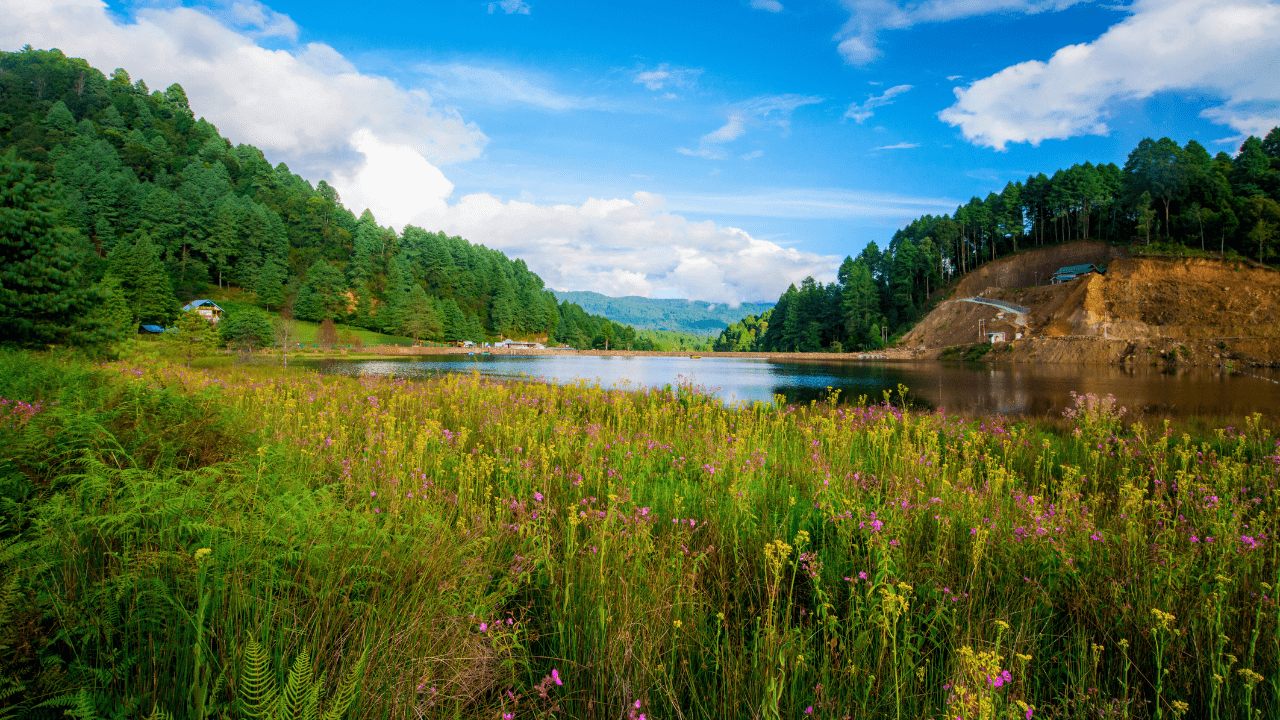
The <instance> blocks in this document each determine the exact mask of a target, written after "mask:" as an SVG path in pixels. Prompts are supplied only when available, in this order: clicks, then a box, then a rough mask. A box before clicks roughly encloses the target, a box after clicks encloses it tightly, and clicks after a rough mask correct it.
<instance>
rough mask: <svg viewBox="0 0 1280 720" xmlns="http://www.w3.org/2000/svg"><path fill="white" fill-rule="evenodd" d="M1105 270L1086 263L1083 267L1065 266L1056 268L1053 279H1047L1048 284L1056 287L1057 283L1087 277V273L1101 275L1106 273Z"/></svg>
mask: <svg viewBox="0 0 1280 720" xmlns="http://www.w3.org/2000/svg"><path fill="white" fill-rule="evenodd" d="M1106 270H1107V269H1106V268H1104V267H1098V266H1097V265H1094V264H1093V263H1086V264H1084V265H1067V266H1066V267H1060V268H1058V271H1057V272H1055V273H1054V274H1053V277H1051V278H1050V279H1049V282H1050V283H1052V284H1054V285H1057V284H1058V283H1064V282H1071V281H1072V280H1075V279H1076V278H1078V277H1080V276H1081V275H1088V274H1089V273H1095V272H1096V273H1098V274H1099V275H1101V274H1102V273H1104V272H1106Z"/></svg>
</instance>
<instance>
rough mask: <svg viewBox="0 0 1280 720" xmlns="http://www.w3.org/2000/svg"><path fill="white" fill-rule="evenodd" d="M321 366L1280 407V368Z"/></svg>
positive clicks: (921, 402)
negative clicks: (1245, 372) (1242, 371)
mask: <svg viewBox="0 0 1280 720" xmlns="http://www.w3.org/2000/svg"><path fill="white" fill-rule="evenodd" d="M313 364H314V365H316V366H317V367H318V369H319V370H320V371H321V372H325V373H336V374H342V375H351V376H360V375H395V376H398V377H410V378H413V377H427V376H431V375H435V374H439V373H445V372H462V373H471V372H479V373H480V374H482V375H485V376H489V377H493V378H497V379H504V380H535V381H547V382H557V383H568V382H574V381H577V380H587V381H589V382H594V383H599V384H600V385H601V386H603V387H620V388H637V387H653V386H663V385H667V384H672V385H675V384H680V383H690V384H693V385H696V386H700V387H702V388H704V389H705V390H707V391H709V392H714V393H715V394H716V396H717V397H719V398H721V399H722V400H724V401H725V402H727V403H734V402H742V401H746V402H752V401H757V400H759V401H763V402H769V401H771V400H772V399H773V396H774V395H782V396H784V397H785V398H786V400H787V402H790V403H795V402H808V401H810V400H821V399H825V398H827V397H828V396H829V394H830V391H831V390H832V389H836V390H839V391H840V399H841V400H855V401H856V400H857V399H858V397H859V396H866V397H867V398H868V400H870V401H871V402H876V401H879V400H880V399H881V398H882V396H883V393H884V392H885V391H889V392H891V393H893V395H894V397H895V402H896V398H897V393H898V386H899V385H904V386H906V387H908V388H909V389H910V390H909V392H908V401H909V402H911V403H912V404H915V405H917V406H921V407H926V408H935V407H939V406H941V407H944V408H947V409H948V410H952V411H960V412H964V413H969V414H983V415H989V414H995V413H1000V414H1004V415H1050V414H1057V413H1060V412H1061V410H1062V408H1064V407H1066V406H1067V405H1068V404H1069V403H1070V402H1071V393H1072V392H1073V391H1074V392H1076V393H1081V394H1083V393H1094V394H1096V395H1107V394H1111V395H1115V396H1116V398H1117V399H1118V400H1119V402H1120V404H1121V405H1124V406H1125V407H1127V408H1129V409H1130V411H1131V412H1141V413H1146V414H1159V415H1172V416H1175V417H1186V416H1190V415H1198V416H1205V417H1211V416H1222V415H1231V416H1239V415H1246V414H1249V413H1253V412H1262V413H1264V414H1268V415H1273V414H1275V412H1276V409H1277V408H1280V383H1277V381H1278V380H1280V373H1277V372H1276V371H1274V370H1260V371H1252V370H1251V371H1250V372H1252V373H1253V374H1254V375H1255V376H1249V375H1242V374H1239V373H1230V372H1227V371H1222V370H1216V369H1207V368H1183V369H1180V370H1166V369H1162V368H1155V367H1139V368H1122V367H1117V366H1083V365H1061V364H1059V365H1048V364H1044V365H1040V364H1026V365H1013V364H988V363H960V362H867V361H863V362H858V361H807V360H796V361H790V360H788V361H775V360H764V359H755V358H742V359H738V358H712V357H708V358H702V359H697V360H695V359H692V358H685V357H596V356H590V355H539V356H525V357H520V356H479V355H473V356H463V355H445V356H431V357H419V358H412V359H394V360H353V361H344V360H323V361H317V362H315V363H313Z"/></svg>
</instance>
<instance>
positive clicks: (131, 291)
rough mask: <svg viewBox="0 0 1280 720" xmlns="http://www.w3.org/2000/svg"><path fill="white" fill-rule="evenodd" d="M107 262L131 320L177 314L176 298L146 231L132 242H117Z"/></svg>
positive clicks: (162, 320) (166, 319)
mask: <svg viewBox="0 0 1280 720" xmlns="http://www.w3.org/2000/svg"><path fill="white" fill-rule="evenodd" d="M107 262H108V270H107V272H108V274H109V275H110V276H111V277H113V278H115V279H116V280H118V281H119V282H120V289H121V291H122V292H124V296H125V298H126V299H127V301H128V303H129V309H130V311H132V313H133V321H134V323H159V324H167V323H170V322H173V320H174V318H176V317H177V316H178V299H177V298H176V297H175V296H174V294H173V286H172V285H170V283H169V276H168V275H167V274H166V273H165V271H164V263H162V262H161V261H160V253H159V251H158V249H157V248H156V246H155V245H154V244H153V243H152V242H151V237H150V236H149V235H147V234H146V233H138V235H137V239H136V240H135V241H134V242H132V243H129V242H121V243H118V244H117V245H116V246H115V248H114V249H112V251H111V254H110V255H108V256H107Z"/></svg>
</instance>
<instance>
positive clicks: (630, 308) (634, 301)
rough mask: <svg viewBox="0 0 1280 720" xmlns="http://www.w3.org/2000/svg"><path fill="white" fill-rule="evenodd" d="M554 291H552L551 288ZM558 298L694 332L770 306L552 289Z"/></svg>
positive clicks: (630, 320) (638, 322)
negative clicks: (617, 295) (734, 304)
mask: <svg viewBox="0 0 1280 720" xmlns="http://www.w3.org/2000/svg"><path fill="white" fill-rule="evenodd" d="M553 292H554V291H553ZM555 296H556V297H557V298H559V299H560V300H568V301H569V302H571V303H576V304H578V305H581V306H582V308H583V309H584V310H586V311H587V312H591V313H596V314H599V315H604V316H605V317H607V318H609V319H610V320H613V321H614V322H619V323H622V324H624V325H633V326H635V327H637V328H642V329H646V330H671V331H674V332H685V333H692V334H694V335H714V334H715V333H717V332H720V331H721V330H724V328H725V326H727V325H730V324H732V323H735V322H737V321H739V320H741V319H742V318H745V317H747V316H748V315H753V314H759V313H762V312H765V311H766V310H768V309H769V308H771V307H773V306H772V305H770V304H769V303H742V304H740V305H738V306H736V307H734V306H730V305H728V304H727V303H710V302H707V301H706V300H673V299H665V298H646V297H639V296H636V295H627V296H625V297H609V296H607V295H601V294H600V293H595V292H582V291H579V292H555Z"/></svg>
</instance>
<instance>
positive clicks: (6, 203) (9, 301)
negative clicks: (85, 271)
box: [0, 150, 105, 345]
mask: <svg viewBox="0 0 1280 720" xmlns="http://www.w3.org/2000/svg"><path fill="white" fill-rule="evenodd" d="M56 193H57V188H55V187H54V186H53V185H52V183H50V182H48V181H40V180H37V179H36V176H35V169H34V167H33V166H32V165H31V164H29V163H25V162H21V161H18V160H16V159H15V155H14V153H13V151H12V150H11V151H9V152H8V153H6V154H5V155H4V156H0V342H8V343H15V344H18V345H39V344H45V343H75V344H87V343H93V342H100V341H102V340H104V339H105V336H104V335H103V334H102V332H101V330H102V328H101V326H98V327H96V328H95V327H90V326H87V325H85V324H84V323H82V322H78V319H79V318H80V316H81V314H82V313H84V312H85V311H86V310H88V309H89V307H90V306H91V305H92V304H93V303H94V302H95V301H97V300H98V299H99V298H98V296H97V293H96V292H94V291H91V290H89V289H87V288H86V287H85V283H84V282H83V280H84V278H83V275H82V272H81V269H80V266H79V259H80V255H81V253H80V252H78V251H77V240H78V236H77V233H76V232H75V231H74V230H71V229H69V228H65V227H63V226H62V225H61V224H60V223H59V216H60V208H59V207H58V206H57V205H55V203H54V202H53V198H54V197H55V196H56Z"/></svg>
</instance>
